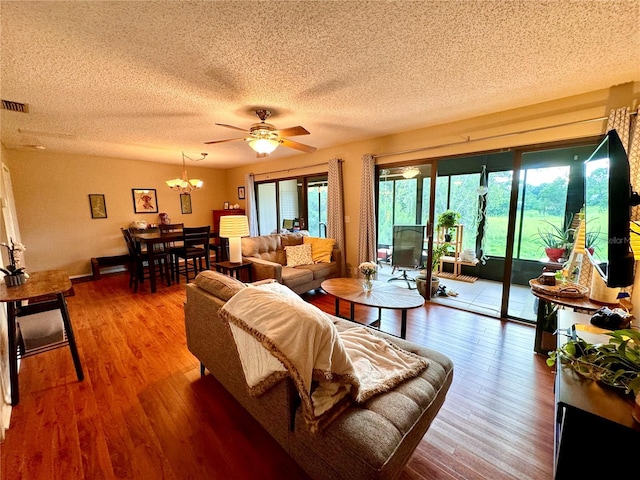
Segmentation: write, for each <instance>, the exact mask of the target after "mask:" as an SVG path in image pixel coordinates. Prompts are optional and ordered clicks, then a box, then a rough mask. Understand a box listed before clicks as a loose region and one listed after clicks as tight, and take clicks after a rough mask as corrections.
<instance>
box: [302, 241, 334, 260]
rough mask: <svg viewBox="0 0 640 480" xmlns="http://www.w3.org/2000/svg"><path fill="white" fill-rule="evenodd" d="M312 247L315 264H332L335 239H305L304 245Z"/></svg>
mask: <svg viewBox="0 0 640 480" xmlns="http://www.w3.org/2000/svg"><path fill="white" fill-rule="evenodd" d="M307 243H308V244H309V245H311V257H312V258H313V263H330V262H331V254H332V253H333V247H334V245H335V244H336V241H335V240H334V239H333V238H319V237H304V238H303V244H307Z"/></svg>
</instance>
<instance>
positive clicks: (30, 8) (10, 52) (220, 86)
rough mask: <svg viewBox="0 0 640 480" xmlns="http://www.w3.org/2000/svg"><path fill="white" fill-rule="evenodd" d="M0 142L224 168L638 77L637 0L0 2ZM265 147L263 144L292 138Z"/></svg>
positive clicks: (639, 5)
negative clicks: (6, 106) (262, 132)
mask: <svg viewBox="0 0 640 480" xmlns="http://www.w3.org/2000/svg"><path fill="white" fill-rule="evenodd" d="M0 16H1V21H2V25H1V27H2V30H1V31H0V35H1V37H2V51H1V94H2V98H3V99H6V100H12V101H17V102H25V103H28V104H29V106H30V112H29V113H28V114H23V113H16V112H9V111H6V110H2V115H1V122H2V123H1V125H2V142H3V144H4V145H5V147H7V148H30V147H28V146H29V145H43V146H45V147H46V148H47V150H48V151H54V152H69V153H78V154H87V155H99V156H111V157H122V158H132V159H140V160H149V161H161V162H172V163H180V162H181V155H180V152H181V151H185V152H189V153H193V154H194V155H195V154H196V153H198V152H208V153H209V157H207V159H206V160H205V161H203V162H202V163H201V165H206V166H210V167H220V168H229V167H233V166H237V165H241V164H246V163H251V162H254V161H256V159H255V156H254V154H252V151H251V150H250V149H249V147H248V146H247V145H246V144H245V143H244V142H232V143H223V144H218V145H206V146H205V145H204V144H203V143H204V142H205V141H209V140H220V139H226V138H235V137H238V136H242V133H241V132H237V131H234V130H231V129H227V128H223V127H219V126H216V125H215V123H225V124H231V125H236V126H238V127H242V128H248V127H249V126H250V125H251V124H253V123H255V122H257V118H256V117H255V115H254V114H253V113H251V110H252V109H255V108H257V107H266V108H269V109H271V110H272V111H273V112H274V114H273V116H272V117H271V119H270V120H269V121H270V123H273V124H274V125H275V126H276V127H278V128H285V127H291V126H295V125H302V126H304V127H305V128H307V130H309V131H310V132H311V135H307V136H304V137H294V138H292V139H293V140H296V141H300V142H302V143H305V144H309V145H313V146H315V147H318V148H327V147H331V146H335V145H340V144H344V143H348V142H352V141H356V140H362V139H366V138H371V137H378V136H382V135H386V134H391V133H396V132H401V131H407V130H411V129H415V128H420V127H425V126H429V125H434V124H440V123H444V122H449V121H455V120H458V119H463V118H468V117H472V116H477V115H482V114H486V113H491V112H496V111H501V110H506V109H510V108H515V107H521V106H525V105H530V104H534V103H539V102H542V101H546V100H552V99H556V98H561V97H565V96H569V95H574V94H579V93H584V92H589V91H593V90H597V89H601V88H608V87H611V86H612V85H616V84H620V83H624V82H628V81H632V80H636V81H638V80H640V34H639V29H640V2H638V1H637V0H622V1H605V0H596V1H589V0H583V1H573V2H569V1H566V0H561V1H538V0H530V1H508V0H496V1H488V0H487V1H464V0H462V1H415V2H409V1H399V2H390V1H384V2H383V1H375V2H365V1H355V2H353V1H304V2H303V1H299V2H292V1H287V2H282V1H268V2H266V1H234V2H217V1H216V2H214V1H189V2H187V1H161V2H147V1H135V2H128V1H125V2H114V1H109V2H101V1H89V2H82V1H73V2H56V1H45V2H29V1H21V2H20V1H18V2H15V1H2V2H0ZM297 154H299V152H297V151H295V150H290V149H287V148H283V147H280V148H278V149H277V150H276V152H275V153H274V154H272V157H276V158H278V157H283V156H287V155H297Z"/></svg>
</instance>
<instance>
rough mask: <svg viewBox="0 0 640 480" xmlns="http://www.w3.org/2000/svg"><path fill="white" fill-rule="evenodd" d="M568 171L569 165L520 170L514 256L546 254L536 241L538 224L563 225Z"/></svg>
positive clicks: (522, 258)
mask: <svg viewBox="0 0 640 480" xmlns="http://www.w3.org/2000/svg"><path fill="white" fill-rule="evenodd" d="M569 171H570V167H569V166H568V165H566V166H557V167H543V168H525V169H522V170H520V192H519V195H518V211H517V216H516V238H515V243H514V247H515V248H514V252H513V256H514V258H518V259H521V260H538V259H540V258H543V257H544V256H545V254H544V248H543V247H542V246H541V245H540V244H539V243H538V242H536V241H535V239H536V237H537V234H538V227H539V225H540V224H541V223H542V222H550V223H552V224H554V225H557V226H558V227H562V226H563V225H564V222H565V212H566V207H567V190H568V187H569Z"/></svg>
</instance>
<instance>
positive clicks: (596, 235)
mask: <svg viewBox="0 0 640 480" xmlns="http://www.w3.org/2000/svg"><path fill="white" fill-rule="evenodd" d="M598 240H600V227H598V228H597V230H593V231H591V232H587V233H586V235H585V237H584V248H585V250H588V251H589V254H591V255H593V252H594V248H595V245H596V243H598Z"/></svg>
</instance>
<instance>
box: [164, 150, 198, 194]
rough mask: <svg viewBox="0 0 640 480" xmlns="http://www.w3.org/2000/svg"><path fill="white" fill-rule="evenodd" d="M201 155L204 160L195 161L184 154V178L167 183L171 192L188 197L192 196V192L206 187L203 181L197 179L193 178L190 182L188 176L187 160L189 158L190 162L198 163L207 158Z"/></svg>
mask: <svg viewBox="0 0 640 480" xmlns="http://www.w3.org/2000/svg"><path fill="white" fill-rule="evenodd" d="M201 155H202V158H197V159H193V158H190V157H188V156H187V155H185V154H184V152H182V178H173V179H171V180H167V181H166V182H165V183H166V184H167V186H168V187H169V188H170V189H171V190H174V191H176V192H180V193H186V194H187V195H189V194H191V192H195V191H196V190H199V189H201V188H202V186H203V185H204V182H203V181H202V180H198V179H197V178H192V179H191V180H189V177H188V176H187V167H186V165H185V161H184V160H185V158H188V159H189V160H192V161H194V162H197V161H199V160H203V159H204V158H205V157H206V156H207V154H206V153H202V154H201Z"/></svg>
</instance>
